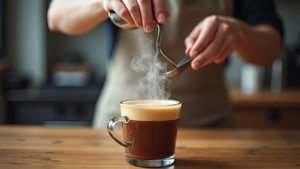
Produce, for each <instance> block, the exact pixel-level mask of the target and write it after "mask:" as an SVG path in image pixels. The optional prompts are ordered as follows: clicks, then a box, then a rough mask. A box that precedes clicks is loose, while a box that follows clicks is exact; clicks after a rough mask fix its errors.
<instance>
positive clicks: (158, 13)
mask: <svg viewBox="0 0 300 169" xmlns="http://www.w3.org/2000/svg"><path fill="white" fill-rule="evenodd" d="M152 4H153V9H154V13H155V17H156V20H157V22H159V23H161V24H164V23H166V21H167V18H168V15H170V14H169V12H168V11H167V9H166V6H165V3H164V1H163V0H152Z"/></svg>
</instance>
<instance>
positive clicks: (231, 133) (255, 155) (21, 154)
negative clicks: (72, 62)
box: [0, 126, 300, 169]
mask: <svg viewBox="0 0 300 169" xmlns="http://www.w3.org/2000/svg"><path fill="white" fill-rule="evenodd" d="M120 133H121V130H119V131H118V134H120ZM175 158H176V162H175V164H174V165H172V166H169V167H165V168H176V169H181V168H187V169H193V168H195V169H196V168H197V169H198V168H201V169H217V168H218V169H219V168H222V169H223V168H226V169H228V168H230V169H241V168H243V169H250V168H251V169H252V168H257V169H258V168H259V169H260V168H269V169H279V168H280V169H281V168H282V169H291V168H296V169H297V168H299V169H300V131H299V130H247V129H226V130H225V129H222V130H220V129H180V130H179V132H178V137H177V145H176V157H175ZM0 168H1V169H20V168H22V169H37V168H38V169H43V168H45V169H46V168H51V169H91V168H93V169H99V168H106V169H109V168H139V167H134V166H131V165H130V164H128V163H127V162H126V161H125V154H124V148H123V147H121V146H119V145H118V144H117V143H116V142H114V141H113V140H112V139H111V138H110V136H109V135H108V133H107V131H106V130H95V129H92V128H46V127H41V126H0Z"/></svg>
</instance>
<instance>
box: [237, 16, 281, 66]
mask: <svg viewBox="0 0 300 169" xmlns="http://www.w3.org/2000/svg"><path fill="white" fill-rule="evenodd" d="M233 22H236V24H237V25H238V27H239V28H240V35H241V36H240V38H239V39H238V41H237V45H236V48H235V51H236V52H237V53H238V55H239V56H240V57H241V58H242V59H243V60H245V61H247V62H250V63H254V64H260V65H271V64H272V63H273V61H274V60H275V59H276V58H278V57H279V56H280V48H281V38H280V35H279V33H278V31H277V30H276V29H275V28H273V27H272V26H270V25H257V26H250V25H248V24H246V23H244V22H242V21H239V20H237V19H234V21H233Z"/></svg>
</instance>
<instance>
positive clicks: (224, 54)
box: [214, 45, 235, 64]
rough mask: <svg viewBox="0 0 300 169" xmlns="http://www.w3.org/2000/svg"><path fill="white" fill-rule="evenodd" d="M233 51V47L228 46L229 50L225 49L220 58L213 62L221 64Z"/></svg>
mask: <svg viewBox="0 0 300 169" xmlns="http://www.w3.org/2000/svg"><path fill="white" fill-rule="evenodd" d="M234 49H235V46H234V45H232V46H230V47H229V48H227V49H226V50H225V52H224V53H223V54H222V56H221V57H220V58H218V59H217V60H215V61H214V62H215V63H217V64H219V63H222V62H223V61H224V60H225V59H226V58H227V57H228V56H229V55H230V54H231V53H232V52H233V51H234Z"/></svg>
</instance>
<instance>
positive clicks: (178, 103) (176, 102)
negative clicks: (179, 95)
mask: <svg viewBox="0 0 300 169" xmlns="http://www.w3.org/2000/svg"><path fill="white" fill-rule="evenodd" d="M134 101H171V102H175V103H172V104H168V105H155V106H154V107H169V106H177V105H180V104H182V103H181V102H180V101H178V100H173V99H167V100H150V99H135V100H123V101H121V102H120V105H124V106H129V107H147V106H139V105H132V104H126V103H125V102H134Z"/></svg>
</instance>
